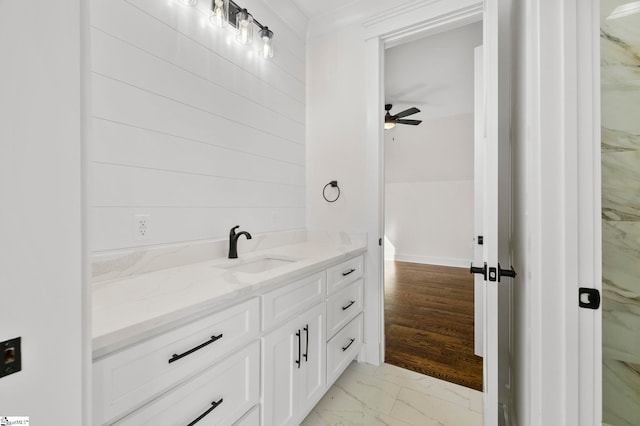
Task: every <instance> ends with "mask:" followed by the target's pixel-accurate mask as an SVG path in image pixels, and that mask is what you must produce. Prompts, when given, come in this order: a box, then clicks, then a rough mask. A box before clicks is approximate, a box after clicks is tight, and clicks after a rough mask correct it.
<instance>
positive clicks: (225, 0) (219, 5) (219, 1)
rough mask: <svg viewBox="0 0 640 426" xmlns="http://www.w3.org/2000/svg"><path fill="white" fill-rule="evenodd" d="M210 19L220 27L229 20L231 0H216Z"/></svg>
mask: <svg viewBox="0 0 640 426" xmlns="http://www.w3.org/2000/svg"><path fill="white" fill-rule="evenodd" d="M209 21H210V22H211V23H212V24H213V25H215V26H216V27H218V28H220V27H223V26H224V25H226V24H227V23H228V21H229V0H214V1H213V4H212V10H211V15H210V16H209Z"/></svg>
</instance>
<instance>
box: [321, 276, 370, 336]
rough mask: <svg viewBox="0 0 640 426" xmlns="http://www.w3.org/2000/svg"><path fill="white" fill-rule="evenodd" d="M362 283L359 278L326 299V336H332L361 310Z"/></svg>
mask: <svg viewBox="0 0 640 426" xmlns="http://www.w3.org/2000/svg"><path fill="white" fill-rule="evenodd" d="M363 285H364V281H363V280H362V279H360V280H358V281H356V282H355V283H352V284H349V285H348V286H347V287H346V288H343V289H342V290H340V291H339V292H337V293H336V294H334V295H332V296H331V297H329V299H327V336H333V335H334V334H335V333H336V332H337V331H338V330H340V329H341V328H342V327H344V325H345V324H346V323H348V322H349V321H351V320H352V319H353V318H355V316H356V315H358V314H359V313H360V312H361V311H362V303H363Z"/></svg>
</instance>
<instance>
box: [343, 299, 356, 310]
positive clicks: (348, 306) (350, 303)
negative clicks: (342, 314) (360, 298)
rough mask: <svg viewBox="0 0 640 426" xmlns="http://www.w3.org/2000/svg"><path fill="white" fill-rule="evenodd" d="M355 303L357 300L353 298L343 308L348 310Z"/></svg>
mask: <svg viewBox="0 0 640 426" xmlns="http://www.w3.org/2000/svg"><path fill="white" fill-rule="evenodd" d="M354 303H356V301H355V300H352V301H351V302H349V304H348V305H346V306H343V307H342V310H343V311H346V310H347V309H349V308H350V307H351V305H353V304H354Z"/></svg>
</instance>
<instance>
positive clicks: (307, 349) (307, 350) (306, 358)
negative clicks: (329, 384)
mask: <svg viewBox="0 0 640 426" xmlns="http://www.w3.org/2000/svg"><path fill="white" fill-rule="evenodd" d="M304 331H305V333H306V334H305V335H306V336H307V347H306V349H305V350H304V354H303V355H302V356H303V357H304V360H305V362H309V359H308V356H309V324H307V325H305V326H304Z"/></svg>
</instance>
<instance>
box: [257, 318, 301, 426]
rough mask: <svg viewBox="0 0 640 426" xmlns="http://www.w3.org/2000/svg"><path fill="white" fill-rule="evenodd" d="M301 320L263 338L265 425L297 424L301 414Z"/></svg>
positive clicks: (263, 415) (287, 324)
mask: <svg viewBox="0 0 640 426" xmlns="http://www.w3.org/2000/svg"><path fill="white" fill-rule="evenodd" d="M298 332H299V330H298V320H297V318H296V319H293V320H291V321H290V322H288V323H286V324H284V325H282V326H281V327H280V328H278V329H276V330H274V331H272V332H271V333H269V334H268V335H267V336H265V337H263V339H262V347H263V355H262V356H263V360H262V395H263V396H262V398H263V405H262V407H263V408H262V417H263V419H262V424H263V425H265V426H270V425H289V424H293V423H294V421H295V417H296V415H297V411H298V410H297V406H298V394H297V381H298V380H299V379H298V375H299V372H298V371H299V369H300V367H301V363H300V358H299V355H298V350H299V348H300V341H299V339H300V337H301V336H300V334H298Z"/></svg>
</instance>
